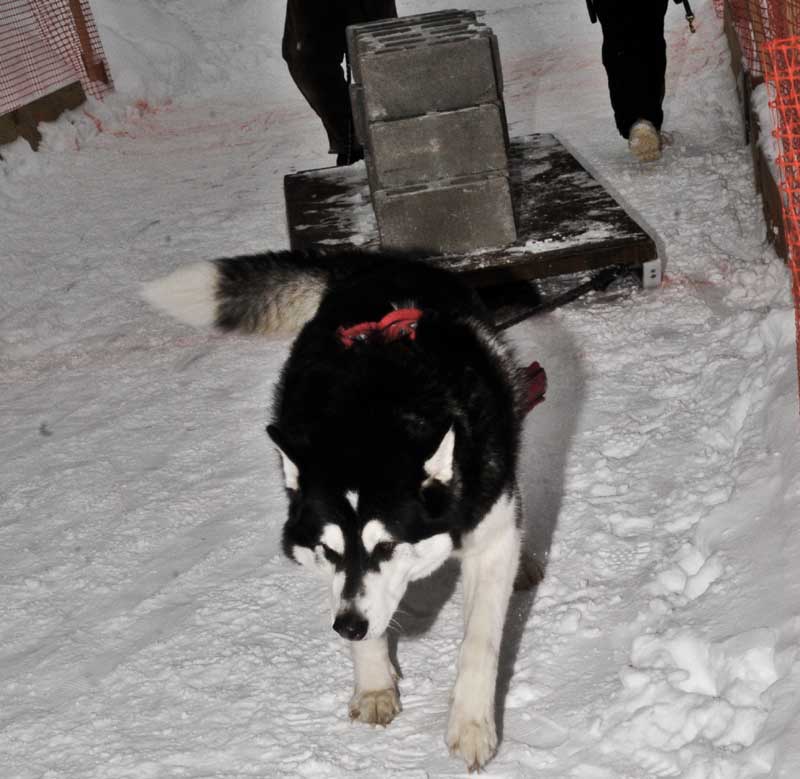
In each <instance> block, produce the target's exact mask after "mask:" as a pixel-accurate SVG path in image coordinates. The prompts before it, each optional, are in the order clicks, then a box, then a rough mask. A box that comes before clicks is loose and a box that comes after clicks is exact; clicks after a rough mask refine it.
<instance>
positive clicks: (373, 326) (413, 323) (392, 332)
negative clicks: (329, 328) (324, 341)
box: [336, 308, 422, 349]
mask: <svg viewBox="0 0 800 779" xmlns="http://www.w3.org/2000/svg"><path fill="white" fill-rule="evenodd" d="M421 316H422V311H420V310H419V309H418V308H398V309H397V310H396V311H392V312H391V313H389V314H387V315H386V316H385V317H384V318H383V319H381V321H380V322H360V323H359V324H357V325H353V326H352V327H346V328H345V327H340V328H339V329H338V330H337V331H336V336H337V337H338V339H339V341H340V342H341V343H342V345H343V346H345V348H348V349H349V348H350V347H351V346H352V345H353V344H354V343H357V342H364V341H371V340H373V339H379V340H381V341H397V340H398V339H399V338H408V340H409V341H413V340H414V339H415V338H416V337H417V332H416V330H417V322H418V320H419V318H420V317H421Z"/></svg>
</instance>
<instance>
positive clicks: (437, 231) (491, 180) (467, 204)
mask: <svg viewBox="0 0 800 779" xmlns="http://www.w3.org/2000/svg"><path fill="white" fill-rule="evenodd" d="M373 207H374V209H375V216H376V218H377V222H378V230H379V232H380V239H381V246H382V247H383V248H384V249H402V250H406V249H412V250H413V249H419V250H423V251H426V252H431V253H437V254H463V253H468V252H469V253H472V252H475V251H480V250H482V249H491V248H496V247H502V246H507V245H508V244H510V243H513V241H514V240H515V238H516V227H515V224H514V210H513V203H512V200H511V190H510V187H509V181H508V178H507V177H506V176H504V175H502V174H490V175H486V174H484V175H480V176H468V177H463V178H459V179H450V180H448V181H438V182H436V183H435V184H431V185H428V186H414V187H403V188H400V189H392V190H377V191H375V192H373Z"/></svg>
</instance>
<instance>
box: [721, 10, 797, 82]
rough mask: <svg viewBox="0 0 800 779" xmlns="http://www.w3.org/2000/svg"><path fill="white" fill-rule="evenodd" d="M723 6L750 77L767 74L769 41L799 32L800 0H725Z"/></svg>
mask: <svg viewBox="0 0 800 779" xmlns="http://www.w3.org/2000/svg"><path fill="white" fill-rule="evenodd" d="M724 6H725V11H724V12H725V15H726V16H727V15H728V14H730V19H731V21H732V22H733V27H734V29H735V30H736V38H737V40H738V41H739V48H740V49H741V51H742V59H743V60H744V63H745V64H746V66H747V70H748V71H749V73H750V75H751V76H755V77H757V76H763V75H764V62H763V52H764V46H765V45H766V43H767V41H770V40H774V39H776V38H789V37H790V36H792V35H797V34H798V33H800V0H725V2H724ZM715 7H716V5H715Z"/></svg>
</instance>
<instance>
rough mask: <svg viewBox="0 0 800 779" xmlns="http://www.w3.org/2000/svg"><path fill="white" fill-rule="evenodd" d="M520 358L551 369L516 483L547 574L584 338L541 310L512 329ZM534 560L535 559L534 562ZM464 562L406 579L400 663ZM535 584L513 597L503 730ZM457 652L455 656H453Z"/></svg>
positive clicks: (499, 715) (503, 661)
mask: <svg viewBox="0 0 800 779" xmlns="http://www.w3.org/2000/svg"><path fill="white" fill-rule="evenodd" d="M507 337H508V338H509V340H510V341H511V342H512V343H513V344H514V346H515V348H516V351H517V354H518V356H519V359H520V362H521V363H522V364H523V365H527V364H528V363H530V362H532V361H533V360H537V361H538V362H539V363H540V364H541V365H542V366H543V367H544V369H545V372H546V373H547V381H548V384H547V394H546V400H545V402H544V403H542V404H541V405H539V406H537V407H536V408H535V409H534V410H533V411H532V412H531V414H530V416H529V417H528V418H527V419H526V421H525V426H524V430H523V446H522V451H521V453H520V462H519V469H518V475H519V487H520V492H521V493H522V500H523V506H524V520H523V521H524V533H525V540H524V552H525V554H524V557H527V560H528V564H529V565H528V567H529V568H538V569H540V571H542V572H544V575H545V576H546V575H547V560H548V557H549V554H550V546H551V544H552V540H553V534H554V532H555V529H556V523H557V521H558V516H559V513H560V511H561V503H562V499H563V495H564V473H565V469H566V464H567V454H568V452H569V448H570V445H571V441H572V438H573V436H574V434H575V427H576V424H577V420H578V417H579V415H580V412H581V409H582V407H583V402H584V386H585V379H584V370H583V359H582V351H581V347H580V345H578V344H577V343H576V342H575V339H574V337H573V335H572V334H571V333H570V332H569V331H568V330H567V328H566V327H565V326H564V325H563V324H562V323H561V322H560V320H559V319H558V318H557V317H555V316H546V315H545V316H539V317H536V318H533V319H531V320H527V321H525V322H523V323H521V324H519V325H517V326H515V327H514V328H512V329H511V330H510V331H508V334H507ZM531 562H532V563H533V564H532V565H531ZM458 577H459V565H458V563H456V562H455V561H450V562H448V563H447V564H446V565H444V566H443V567H442V568H440V569H439V570H438V571H437V572H436V573H435V574H433V575H432V576H430V577H428V578H427V579H423V580H421V581H418V582H414V583H412V584H411V586H409V588H408V590H407V592H406V595H405V597H404V599H403V601H402V603H401V604H400V608H399V610H398V613H397V616H396V618H395V626H394V627H395V629H394V630H392V631H391V633H390V653H391V656H392V661H393V662H394V663H395V666H396V668H397V669H398V671H400V672H401V674H402V668H401V666H400V665H399V663H398V658H397V644H398V638H403V639H407V638H409V637H414V636H418V635H421V634H422V633H425V632H427V631H428V630H429V629H430V628H431V626H432V625H433V623H434V622H435V621H436V619H437V617H438V615H439V613H440V611H441V610H442V608H443V606H444V604H445V603H446V602H447V601H448V600H449V599H450V598H451V597H452V595H453V593H454V591H455V589H456V586H457V584H458ZM537 589H538V585H537V584H534V585H533V586H532V587H531V588H529V589H526V590H520V591H516V592H515V593H514V595H513V596H512V599H511V603H510V605H509V610H508V617H507V619H506V624H505V630H504V634H503V642H502V646H501V651H500V660H499V670H498V679H497V693H496V699H495V700H496V704H495V714H496V721H497V728H498V736H499V737H500V738H502V732H503V711H504V709H505V702H506V698H507V696H508V692H509V689H510V687H511V679H512V677H513V675H514V667H515V665H516V662H517V656H518V654H519V649H520V646H521V644H522V639H523V636H524V634H525V629H526V626H527V623H528V619H529V617H530V613H531V610H532V608H533V604H534V602H535V599H536V591H537ZM454 659H455V658H454Z"/></svg>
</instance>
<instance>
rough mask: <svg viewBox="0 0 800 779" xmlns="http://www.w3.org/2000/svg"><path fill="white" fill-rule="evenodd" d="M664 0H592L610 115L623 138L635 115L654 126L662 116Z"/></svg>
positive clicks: (634, 119)
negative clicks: (600, 32)
mask: <svg viewBox="0 0 800 779" xmlns="http://www.w3.org/2000/svg"><path fill="white" fill-rule="evenodd" d="M667 2H668V0H596V2H595V7H596V9H597V16H598V18H599V20H600V24H601V25H602V28H603V65H604V66H605V69H606V73H607V75H608V89H609V95H610V97H611V106H612V108H613V109H614V120H615V122H616V125H617V129H618V130H619V132H620V135H622V137H623V138H628V136H629V133H630V130H631V127H632V126H633V124H634V123H635V122H636V121H637V120H640V119H643V120H646V121H649V122H650V123H652V125H653V127H654V128H655V129H656V131H658V130H660V129H661V124H662V122H663V119H664V114H663V111H662V107H661V106H662V102H663V100H664V74H665V71H666V67H667V47H666V43H665V41H664V14H665V13H666V10H667Z"/></svg>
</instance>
